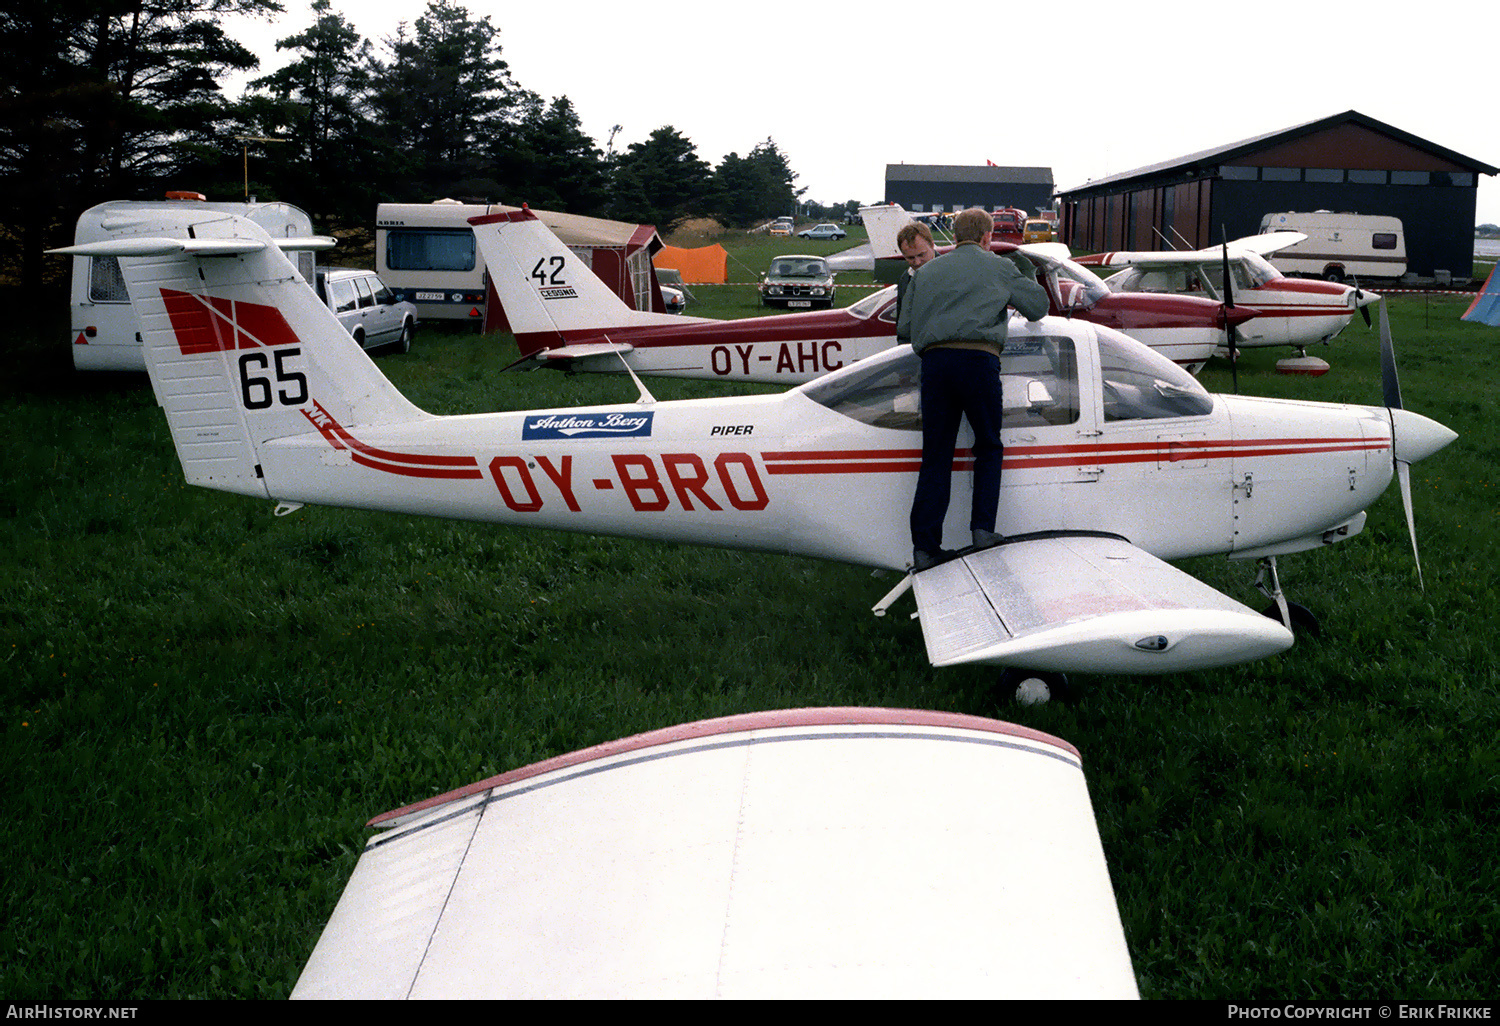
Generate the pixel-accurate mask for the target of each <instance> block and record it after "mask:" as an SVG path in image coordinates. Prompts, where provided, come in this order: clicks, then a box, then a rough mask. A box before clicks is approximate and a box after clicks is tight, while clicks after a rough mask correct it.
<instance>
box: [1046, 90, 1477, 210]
mask: <svg viewBox="0 0 1500 1026" xmlns="http://www.w3.org/2000/svg"><path fill="white" fill-rule="evenodd" d="M1344 124H1354V125H1361V126H1363V127H1365V128H1368V129H1370V130H1372V131H1375V132H1379V133H1381V134H1382V135H1388V136H1390V137H1391V138H1393V139H1396V140H1397V141H1399V142H1403V143H1405V144H1407V145H1408V146H1412V147H1415V148H1417V149H1422V150H1426V151H1427V152H1429V153H1433V154H1436V155H1438V156H1440V157H1443V158H1444V159H1446V160H1450V161H1452V162H1453V163H1456V164H1463V165H1465V166H1466V167H1469V168H1472V169H1473V170H1474V171H1477V172H1480V173H1482V174H1487V175H1493V174H1497V173H1500V168H1497V167H1495V166H1493V165H1491V164H1486V163H1484V162H1483V161H1479V160H1475V159H1474V158H1473V157H1466V156H1464V155H1463V154H1462V153H1457V152H1455V151H1453V150H1450V149H1447V148H1446V147H1443V146H1439V145H1437V144H1436V143H1433V142H1429V141H1428V140H1426V139H1423V138H1421V137H1419V136H1415V135H1412V134H1411V133H1410V132H1403V131H1402V130H1401V129H1399V128H1395V127H1393V126H1391V125H1388V124H1386V123H1385V122H1383V121H1376V120H1375V119H1374V118H1371V117H1366V116H1365V115H1364V114H1361V113H1359V111H1356V110H1346V111H1344V112H1343V113H1342V114H1335V115H1333V116H1332V117H1326V118H1319V119H1318V120H1316V121H1309V122H1306V123H1305V124H1301V125H1293V126H1292V127H1290V128H1282V129H1278V130H1276V131H1274V132H1267V133H1266V134H1264V135H1256V136H1251V137H1250V138H1249V139H1241V140H1240V141H1239V142H1233V143H1228V144H1227V145H1224V146H1215V147H1214V148H1213V149H1208V150H1200V151H1199V152H1197V153H1189V154H1187V155H1186V156H1182V157H1174V158H1173V159H1171V160H1165V161H1162V162H1161V163H1159V164H1148V165H1146V166H1145V167H1138V168H1136V169H1135V170H1133V171H1122V172H1121V173H1119V174H1116V175H1108V176H1106V177H1104V178H1095V179H1093V180H1092V181H1090V182H1087V183H1085V184H1083V185H1079V186H1075V187H1074V188H1072V189H1068V190H1065V191H1064V194H1066V193H1068V192H1085V191H1089V190H1092V189H1096V188H1098V187H1100V186H1104V185H1113V184H1116V183H1119V182H1125V181H1129V180H1131V179H1134V178H1150V177H1154V176H1156V175H1160V174H1166V173H1170V172H1174V171H1188V170H1191V169H1193V168H1199V167H1206V166H1213V165H1217V164H1224V163H1231V162H1233V161H1234V160H1236V159H1238V158H1240V157H1243V156H1247V155H1249V154H1253V153H1258V152H1260V151H1261V150H1265V149H1269V148H1271V147H1272V146H1277V145H1280V144H1283V143H1287V142H1291V141H1293V140H1295V139H1297V138H1299V137H1301V136H1307V135H1311V134H1313V133H1314V132H1320V131H1322V130H1324V129H1327V128H1332V127H1335V126H1337V125H1344Z"/></svg>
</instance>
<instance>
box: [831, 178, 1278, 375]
mask: <svg viewBox="0 0 1500 1026" xmlns="http://www.w3.org/2000/svg"><path fill="white" fill-rule="evenodd" d="M859 213H860V216H861V217H862V218H863V219H864V223H865V230H866V232H867V234H868V235H869V238H870V252H871V254H872V255H873V257H874V273H875V280H876V281H895V280H897V279H898V278H899V277H900V276H901V275H902V274H904V273H906V261H905V260H904V259H903V258H902V256H901V251H900V249H899V248H898V247H897V245H896V233H897V232H899V231H900V230H901V227H902V225H905V224H906V223H908V222H909V221H910V220H911V216H910V215H909V214H907V212H906V211H905V210H904V209H903V208H902V207H901V205H900V204H899V203H884V204H881V205H879V206H874V207H860V209H859ZM952 248H953V247H951V246H938V247H937V251H938V253H946V252H948V250H950V249H952ZM990 248H991V249H992V250H994V251H995V252H996V253H1021V254H1022V255H1024V256H1025V257H1026V258H1027V259H1029V260H1030V261H1031V262H1032V263H1033V264H1037V265H1038V267H1039V271H1038V273H1039V275H1040V279H1041V282H1042V284H1043V285H1044V286H1045V287H1046V289H1047V295H1048V297H1049V298H1050V299H1051V304H1052V311H1051V312H1052V313H1053V314H1054V315H1056V316H1060V317H1076V318H1080V319H1082V320H1085V321H1088V322H1090V323H1092V324H1102V325H1104V326H1105V327H1108V328H1114V329H1115V330H1116V331H1121V332H1124V333H1125V334H1126V335H1129V336H1130V337H1131V338H1133V339H1135V340H1136V341H1138V342H1144V343H1145V344H1146V345H1148V346H1150V347H1151V348H1152V349H1155V350H1156V351H1157V352H1159V353H1161V354H1162V355H1164V356H1166V357H1167V358H1168V359H1169V360H1172V361H1173V362H1174V363H1177V364H1179V365H1181V366H1183V367H1186V368H1187V369H1188V370H1189V371H1190V372H1192V373H1194V374H1196V373H1198V371H1199V370H1201V369H1202V368H1203V365H1204V364H1205V363H1207V362H1208V358H1209V357H1210V356H1212V355H1213V354H1214V351H1215V350H1216V349H1218V348H1220V347H1222V346H1225V345H1227V344H1228V342H1229V336H1228V332H1229V330H1230V329H1231V328H1239V330H1240V331H1243V330H1244V328H1243V327H1241V326H1242V325H1246V324H1248V323H1253V318H1255V317H1258V316H1259V311H1258V309H1257V308H1256V307H1255V306H1254V305H1253V304H1251V305H1244V304H1239V305H1236V304H1230V303H1224V302H1221V301H1220V300H1219V299H1217V298H1215V299H1209V298H1207V297H1205V296H1201V295H1199V296H1191V295H1180V296H1178V295H1167V294H1164V293H1163V294H1150V293H1127V292H1114V291H1111V290H1110V288H1109V286H1108V285H1106V284H1105V283H1104V282H1103V281H1102V280H1101V279H1100V278H1099V276H1098V275H1097V274H1095V273H1094V272H1093V271H1091V270H1089V269H1088V268H1087V267H1084V266H1083V265H1082V264H1081V263H1080V262H1079V261H1077V260H1074V259H1073V257H1072V255H1071V253H1070V252H1069V250H1068V247H1067V246H1064V245H1063V244H1062V243H1060V242H1038V243H1031V244H1028V245H1016V244H1015V243H1012V242H1003V241H1001V240H1000V239H999V238H998V237H997V238H995V239H993V240H992V241H991V243H990Z"/></svg>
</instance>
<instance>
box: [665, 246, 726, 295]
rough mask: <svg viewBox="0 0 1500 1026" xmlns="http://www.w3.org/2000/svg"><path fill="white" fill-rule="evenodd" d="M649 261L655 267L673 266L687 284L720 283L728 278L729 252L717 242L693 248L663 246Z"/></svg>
mask: <svg viewBox="0 0 1500 1026" xmlns="http://www.w3.org/2000/svg"><path fill="white" fill-rule="evenodd" d="M651 262H652V263H654V264H655V265H656V266H657V267H670V268H675V269H676V270H677V271H679V272H681V274H682V280H683V282H685V283H686V284H688V285H722V284H724V283H725V282H726V281H728V280H729V253H728V251H726V250H725V249H724V247H723V246H721V245H719V244H718V243H717V242H716V243H714V244H713V245H712V246H698V247H697V248H695V249H682V248H681V247H678V246H663V247H662V248H661V249H660V250H658V251H657V254H656V256H654V257H652V258H651Z"/></svg>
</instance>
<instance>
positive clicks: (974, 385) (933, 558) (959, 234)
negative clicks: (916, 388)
mask: <svg viewBox="0 0 1500 1026" xmlns="http://www.w3.org/2000/svg"><path fill="white" fill-rule="evenodd" d="M994 230H995V223H994V220H993V218H991V217H990V215H989V214H988V213H987V212H985V211H983V210H979V209H973V208H971V209H969V210H964V211H961V212H960V213H959V214H958V215H957V216H956V217H955V218H954V219H953V237H954V239H955V240H956V242H957V245H956V246H955V247H954V248H953V250H952V251H950V252H948V253H945V254H943V255H942V256H940V257H937V258H936V259H934V260H932V261H930V262H929V263H927V264H925V265H924V266H922V267H921V268H920V269H918V270H917V271H916V272H915V273H914V274H913V275H912V278H911V281H910V283H909V284H908V285H907V287H906V290H905V293H906V294H905V295H904V296H903V297H902V299H901V313H900V316H899V317H898V319H897V324H896V339H897V341H898V342H907V341H909V342H910V343H911V347H912V349H913V350H915V351H916V353H917V354H918V355H919V356H921V357H922V391H921V396H922V399H921V401H922V469H921V471H920V472H919V473H918V475H917V490H916V494H915V495H914V496H913V497H912V507H911V538H912V568H913V570H917V571H921V570H926V569H928V568H929V567H933V566H936V565H937V564H939V563H942V562H945V561H946V560H949V559H952V558H953V556H954V555H955V554H956V553H955V552H953V551H951V550H948V549H944V548H943V545H942V542H943V520H944V518H945V517H946V516H947V514H948V499H949V494H950V492H951V489H952V476H953V474H952V471H953V450H954V446H955V445H956V444H957V440H958V425H959V421H960V420H961V419H962V418H964V417H967V418H968V420H969V426H970V427H971V428H972V429H973V431H974V501H973V507H972V509H971V511H970V519H969V529H970V533H971V539H972V541H973V544H974V546H975V547H976V548H986V547H988V546H991V545H996V544H998V543H999V542H1000V541H1002V540H1003V539H1002V538H1001V537H1000V536H999V535H997V534H996V533H995V517H996V513H997V511H998V508H999V504H1000V466H1001V461H1002V459H1003V457H1004V453H1003V450H1002V448H1001V444H1000V427H1001V414H1002V407H1001V395H1000V352H1001V350H1003V349H1004V348H1005V334H1006V324H1007V322H1008V321H1009V318H1010V313H1009V308H1010V307H1014V308H1015V309H1016V310H1018V311H1019V312H1020V313H1021V314H1022V315H1023V316H1025V317H1026V319H1027V320H1032V321H1035V320H1040V319H1041V318H1042V317H1043V316H1045V315H1046V313H1047V309H1048V301H1047V293H1046V291H1045V290H1044V289H1043V288H1042V287H1041V286H1040V285H1039V284H1037V282H1036V278H1035V276H1034V275H1033V276H1031V277H1027V276H1026V275H1024V274H1023V273H1022V272H1021V271H1020V270H1019V269H1018V267H1017V263H1016V262H1013V261H1011V260H1007V259H1005V258H1004V257H1002V256H999V255H997V254H995V253H993V252H991V251H990V239H991V236H992V235H993V234H994Z"/></svg>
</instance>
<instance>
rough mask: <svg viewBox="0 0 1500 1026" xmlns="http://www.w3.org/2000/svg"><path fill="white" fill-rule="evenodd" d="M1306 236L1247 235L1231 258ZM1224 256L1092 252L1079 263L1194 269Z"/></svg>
mask: <svg viewBox="0 0 1500 1026" xmlns="http://www.w3.org/2000/svg"><path fill="white" fill-rule="evenodd" d="M1306 238H1307V236H1306V235H1304V234H1302V233H1301V232H1267V233H1265V234H1264V235H1247V236H1245V237H1244V238H1243V239H1235V240H1234V241H1232V242H1230V243H1229V256H1230V259H1233V258H1235V257H1237V256H1240V255H1242V254H1244V253H1256V254H1258V255H1260V256H1265V255H1266V254H1267V253H1276V252H1279V251H1280V250H1283V249H1286V248H1287V247H1288V246H1295V245H1296V244H1297V243H1299V242H1301V241H1303V240H1304V239H1306ZM1223 256H1224V248H1223V247H1222V246H1209V247H1208V248H1206V249H1197V250H1192V251H1188V252H1183V251H1174V250H1162V251H1159V252H1148V251H1137V252H1128V251H1124V250H1121V251H1117V252H1109V253H1091V254H1089V255H1088V256H1081V257H1078V258H1077V259H1078V262H1079V263H1080V264H1082V265H1084V266H1085V267H1146V266H1151V267H1195V266H1197V265H1198V264H1202V263H1208V262H1210V261H1215V260H1221V259H1223Z"/></svg>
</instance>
